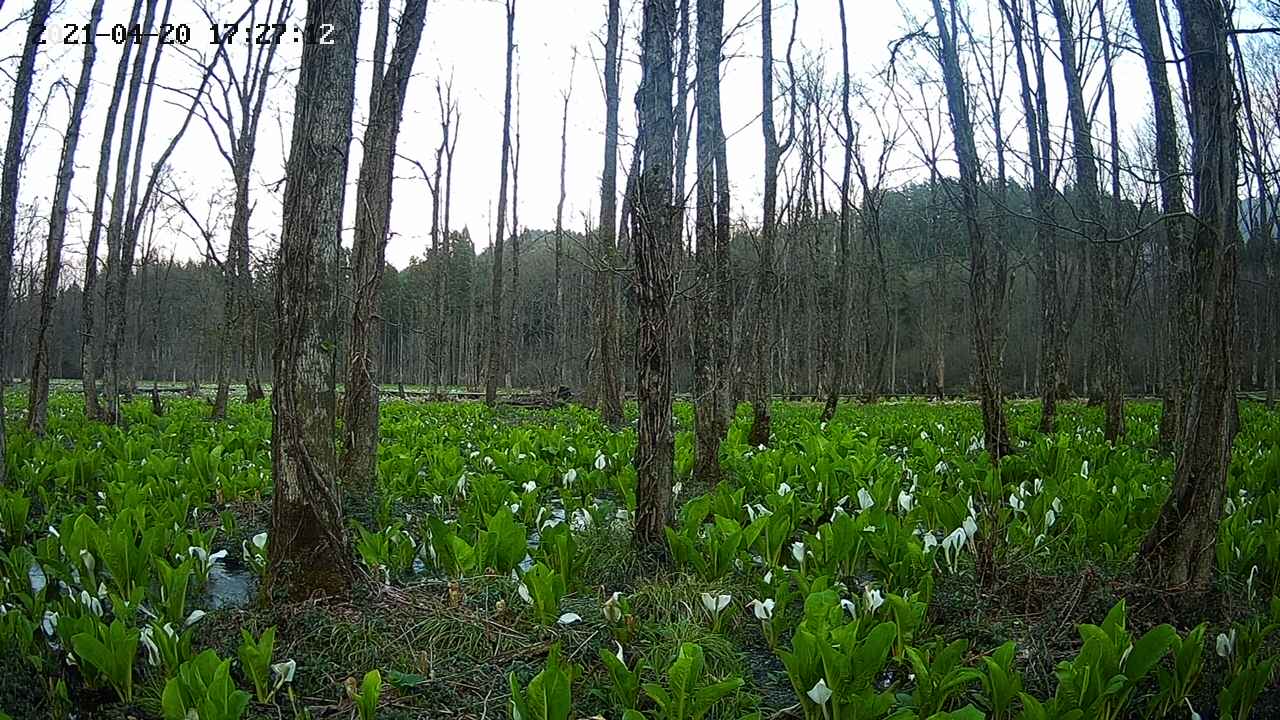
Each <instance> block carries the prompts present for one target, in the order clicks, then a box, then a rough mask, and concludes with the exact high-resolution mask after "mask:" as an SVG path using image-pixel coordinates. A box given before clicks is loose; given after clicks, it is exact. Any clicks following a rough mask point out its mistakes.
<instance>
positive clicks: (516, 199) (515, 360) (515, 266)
mask: <svg viewBox="0 0 1280 720" xmlns="http://www.w3.org/2000/svg"><path fill="white" fill-rule="evenodd" d="M508 317H509V318H510V322H511V331H510V332H509V333H508V334H507V351H506V355H507V373H506V378H507V379H506V385H507V387H508V388H510V387H511V386H512V383H513V382H516V380H515V375H516V373H518V372H519V371H520V350H521V347H520V345H521V343H520V77H519V76H516V118H515V138H514V139H513V140H512V146H511V312H510V313H509V314H508Z"/></svg>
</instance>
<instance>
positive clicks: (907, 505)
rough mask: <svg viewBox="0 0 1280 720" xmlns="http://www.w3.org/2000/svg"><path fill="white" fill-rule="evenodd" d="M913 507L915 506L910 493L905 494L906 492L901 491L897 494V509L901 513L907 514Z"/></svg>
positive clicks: (913, 497) (913, 498) (914, 500)
mask: <svg viewBox="0 0 1280 720" xmlns="http://www.w3.org/2000/svg"><path fill="white" fill-rule="evenodd" d="M915 506H916V499H915V496H913V495H912V494H911V493H909V492H907V491H906V490H902V491H899V492H898V507H899V508H901V509H902V512H904V513H909V512H911V510H912V509H913V508H914V507H915Z"/></svg>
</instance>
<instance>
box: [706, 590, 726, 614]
mask: <svg viewBox="0 0 1280 720" xmlns="http://www.w3.org/2000/svg"><path fill="white" fill-rule="evenodd" d="M732 601H733V596H732V595H723V594H722V595H712V594H711V593H705V592H704V593H702V607H704V608H706V609H707V612H709V613H711V614H712V615H719V614H720V613H722V612H724V609H725V608H727V607H729V603H730V602H732Z"/></svg>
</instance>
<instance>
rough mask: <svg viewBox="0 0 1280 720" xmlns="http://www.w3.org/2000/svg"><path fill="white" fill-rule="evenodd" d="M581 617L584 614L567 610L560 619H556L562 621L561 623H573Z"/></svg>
mask: <svg viewBox="0 0 1280 720" xmlns="http://www.w3.org/2000/svg"><path fill="white" fill-rule="evenodd" d="M581 619H582V616H581V615H579V614H578V613H571V612H567V613H565V614H563V615H561V616H560V619H559V620H556V622H558V623H560V624H561V625H572V624H574V623H576V622H578V621H579V620H581Z"/></svg>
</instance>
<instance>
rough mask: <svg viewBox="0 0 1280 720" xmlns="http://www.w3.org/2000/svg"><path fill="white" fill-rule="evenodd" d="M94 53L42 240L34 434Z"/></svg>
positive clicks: (93, 51)
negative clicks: (46, 233) (77, 149)
mask: <svg viewBox="0 0 1280 720" xmlns="http://www.w3.org/2000/svg"><path fill="white" fill-rule="evenodd" d="M103 1H104V0H95V1H94V3H93V8H92V9H91V10H90V11H89V27H90V28H91V29H92V30H91V32H95V33H96V32H97V28H98V22H99V21H100V20H101V19H102V5H103ZM97 54H98V51H97V44H96V43H85V45H84V55H83V59H82V60H81V62H80V79H79V80H78V81H77V83H76V91H75V95H74V97H73V98H72V100H71V116H70V119H69V120H68V121H67V131H66V133H65V134H64V135H63V136H62V157H61V159H60V160H59V163H58V180H57V184H56V185H55V187H54V191H53V207H52V208H51V209H50V211H49V237H48V240H47V241H46V243H45V257H44V278H43V282H42V284H41V288H40V318H39V320H38V322H37V325H36V334H35V341H34V343H33V347H32V351H31V388H30V392H29V397H28V403H27V427H29V428H30V429H31V431H32V432H34V433H36V434H37V435H44V430H45V422H46V420H47V418H48V413H49V328H50V326H51V325H52V324H53V310H54V306H55V304H56V302H57V299H58V283H59V279H60V277H61V275H62V245H63V242H64V241H65V240H66V234H67V204H68V201H69V200H70V198H71V180H72V178H73V177H74V176H75V171H76V163H75V159H76V147H77V146H78V144H79V142H80V123H81V120H82V116H83V114H84V108H85V105H86V104H87V103H88V101H89V87H90V85H89V83H90V80H91V79H92V75H93V63H94V59H95V58H96V57H97ZM2 403H3V400H0V404H2Z"/></svg>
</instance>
